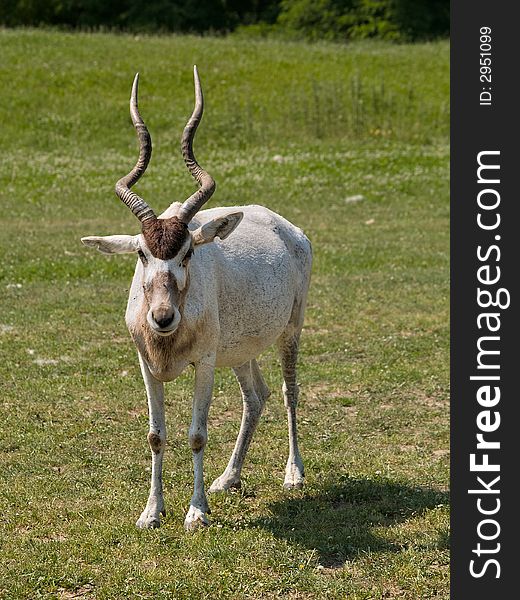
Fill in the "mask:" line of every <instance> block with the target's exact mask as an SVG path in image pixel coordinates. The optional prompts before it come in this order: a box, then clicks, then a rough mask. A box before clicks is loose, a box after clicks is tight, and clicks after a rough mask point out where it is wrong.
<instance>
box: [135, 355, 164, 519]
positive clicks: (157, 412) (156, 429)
mask: <svg viewBox="0 0 520 600" xmlns="http://www.w3.org/2000/svg"><path fill="white" fill-rule="evenodd" d="M139 364H140V365H141V372H142V374H143V379H144V385H145V387H146V395H147V396H148V411H149V417H150V431H149V433H148V443H149V445H150V450H151V451H152V483H151V486H150V495H149V497H148V502H147V503H146V507H145V509H144V510H143V512H142V513H141V516H140V517H139V520H138V521H137V523H136V525H137V527H139V528H140V529H152V528H155V527H159V525H160V524H161V517H160V515H161V514H162V515H165V514H166V511H165V509H164V498H163V489H162V462H163V455H164V447H165V445H166V422H165V418H164V386H163V384H162V382H161V381H158V380H157V379H155V377H154V376H153V375H152V374H151V373H150V369H149V368H148V366H147V364H146V363H145V362H144V360H143V359H142V357H141V355H140V354H139Z"/></svg>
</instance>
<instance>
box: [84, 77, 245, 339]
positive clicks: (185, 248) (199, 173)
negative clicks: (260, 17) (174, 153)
mask: <svg viewBox="0 0 520 600" xmlns="http://www.w3.org/2000/svg"><path fill="white" fill-rule="evenodd" d="M194 79H195V108H194V110H193V114H192V115H191V117H190V119H189V121H188V123H187V124H186V127H185V128H184V131H183V134H182V138H181V151H182V155H183V158H184V162H185V164H186V166H187V168H188V170H189V172H190V173H191V175H192V176H193V177H194V178H195V180H196V181H197V183H198V185H199V189H198V190H197V191H196V192H195V193H194V194H192V195H191V196H190V197H189V198H188V199H187V200H185V201H184V202H183V203H182V205H178V204H177V203H174V204H172V206H171V207H170V209H168V211H166V213H167V214H171V213H172V212H174V213H175V214H174V215H173V216H169V217H167V218H162V217H157V216H156V214H155V213H154V211H153V209H152V208H151V207H150V206H149V205H148V204H147V203H146V202H145V201H144V200H143V199H142V198H141V197H140V196H138V195H137V194H136V193H135V192H133V191H132V190H131V189H130V188H131V187H132V186H133V185H134V184H135V183H136V182H137V181H138V180H139V179H140V178H141V176H142V175H143V173H144V172H145V171H146V167H147V166H148V163H149V162H150V157H151V155H152V140H151V138H150V134H149V132H148V129H147V127H146V125H145V124H144V121H143V119H142V118H141V115H140V114H139V110H138V104H137V91H138V84H139V74H137V75H136V76H135V79H134V83H133V86H132V94H131V96H130V116H131V117H132V123H133V124H134V127H135V129H136V132H137V137H138V139H139V158H138V160H137V163H136V165H135V167H134V168H133V169H132V170H131V171H130V172H129V173H128V174H127V175H126V176H125V177H122V178H121V179H120V180H119V181H118V182H117V183H116V187H115V191H116V194H117V196H118V197H119V198H120V199H121V200H122V201H123V202H124V203H125V204H126V205H127V206H128V208H129V209H130V210H131V211H132V212H133V213H134V215H135V216H136V217H137V218H138V219H139V221H140V222H141V233H140V234H138V235H111V236H103V237H99V236H89V237H84V238H81V241H82V242H83V243H84V244H85V245H86V246H91V247H93V248H96V249H97V250H99V251H100V252H103V253H104V254H124V253H129V252H134V253H137V254H138V256H139V259H140V261H141V267H142V268H141V269H138V271H137V276H140V277H141V284H142V287H143V293H144V298H145V301H146V304H147V307H148V312H147V317H146V318H147V322H148V325H149V326H150V328H151V329H152V331H153V332H155V333H156V334H158V335H160V336H168V335H171V334H172V333H173V332H174V331H175V330H176V329H177V328H178V326H179V323H180V321H181V318H182V311H183V306H184V300H185V298H186V294H187V291H188V288H189V281H190V277H189V265H190V259H191V257H192V255H193V253H194V249H195V248H196V247H197V246H200V245H202V244H207V243H210V242H213V240H214V239H215V238H216V237H219V238H220V239H222V240H223V239H225V238H226V237H228V235H230V234H231V232H232V231H233V230H234V229H235V228H236V226H237V225H238V224H239V223H240V221H241V219H242V216H243V214H242V213H241V212H230V213H228V214H227V215H224V216H220V217H217V218H215V219H213V220H211V221H209V222H207V223H205V224H204V225H203V226H201V227H199V228H198V229H194V230H193V229H189V227H188V226H189V224H190V222H191V220H192V219H193V217H194V216H195V215H196V213H197V212H198V211H199V210H200V208H201V207H202V206H203V205H204V204H205V203H206V202H207V201H208V200H209V199H210V197H211V196H212V194H213V192H214V191H215V181H214V180H213V178H212V177H211V175H209V173H207V172H206V171H205V170H204V169H203V168H202V167H201V166H200V165H199V164H198V163H197V160H196V159H195V155H194V153H193V138H194V136H195V132H196V130H197V127H198V125H199V123H200V120H201V118H202V113H203V96H202V88H201V85H200V80H199V75H198V72H197V67H194Z"/></svg>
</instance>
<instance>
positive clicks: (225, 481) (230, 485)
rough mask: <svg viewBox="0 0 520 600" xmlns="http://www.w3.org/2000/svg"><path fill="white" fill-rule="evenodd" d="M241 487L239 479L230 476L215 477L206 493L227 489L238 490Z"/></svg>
mask: <svg viewBox="0 0 520 600" xmlns="http://www.w3.org/2000/svg"><path fill="white" fill-rule="evenodd" d="M241 487H242V483H241V482H240V479H233V478H232V477H223V476H222V475H221V476H220V477H217V479H215V481H214V482H213V483H212V484H211V486H210V488H209V490H208V493H209V494H216V493H218V492H227V491H229V490H239V489H240V488H241Z"/></svg>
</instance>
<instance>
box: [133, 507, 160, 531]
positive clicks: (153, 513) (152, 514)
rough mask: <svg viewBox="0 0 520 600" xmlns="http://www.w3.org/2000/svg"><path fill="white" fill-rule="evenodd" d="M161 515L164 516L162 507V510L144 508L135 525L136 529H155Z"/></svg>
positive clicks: (158, 524) (158, 525)
mask: <svg viewBox="0 0 520 600" xmlns="http://www.w3.org/2000/svg"><path fill="white" fill-rule="evenodd" d="M161 515H162V516H163V517H165V516H166V510H165V508H164V507H163V508H162V510H152V509H149V508H145V509H144V510H143V512H142V513H141V516H140V517H139V519H138V520H137V522H136V524H135V526H136V527H137V528H138V529H157V527H160V526H161Z"/></svg>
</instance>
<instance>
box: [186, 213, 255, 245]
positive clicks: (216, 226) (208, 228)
mask: <svg viewBox="0 0 520 600" xmlns="http://www.w3.org/2000/svg"><path fill="white" fill-rule="evenodd" d="M243 216H244V213H243V212H233V213H229V214H227V215H224V216H223V217H217V218H216V219H213V220H212V221H209V222H208V223H205V224H204V225H202V226H201V227H199V228H198V229H195V231H193V232H192V234H191V235H192V237H193V244H194V245H195V246H200V245H201V244H209V242H212V241H213V240H214V239H215V238H216V237H219V238H220V239H221V240H225V239H226V238H227V237H228V235H230V234H231V233H232V232H233V231H234V230H235V228H236V227H237V226H238V224H239V223H240V221H241V220H242V217H243Z"/></svg>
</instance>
